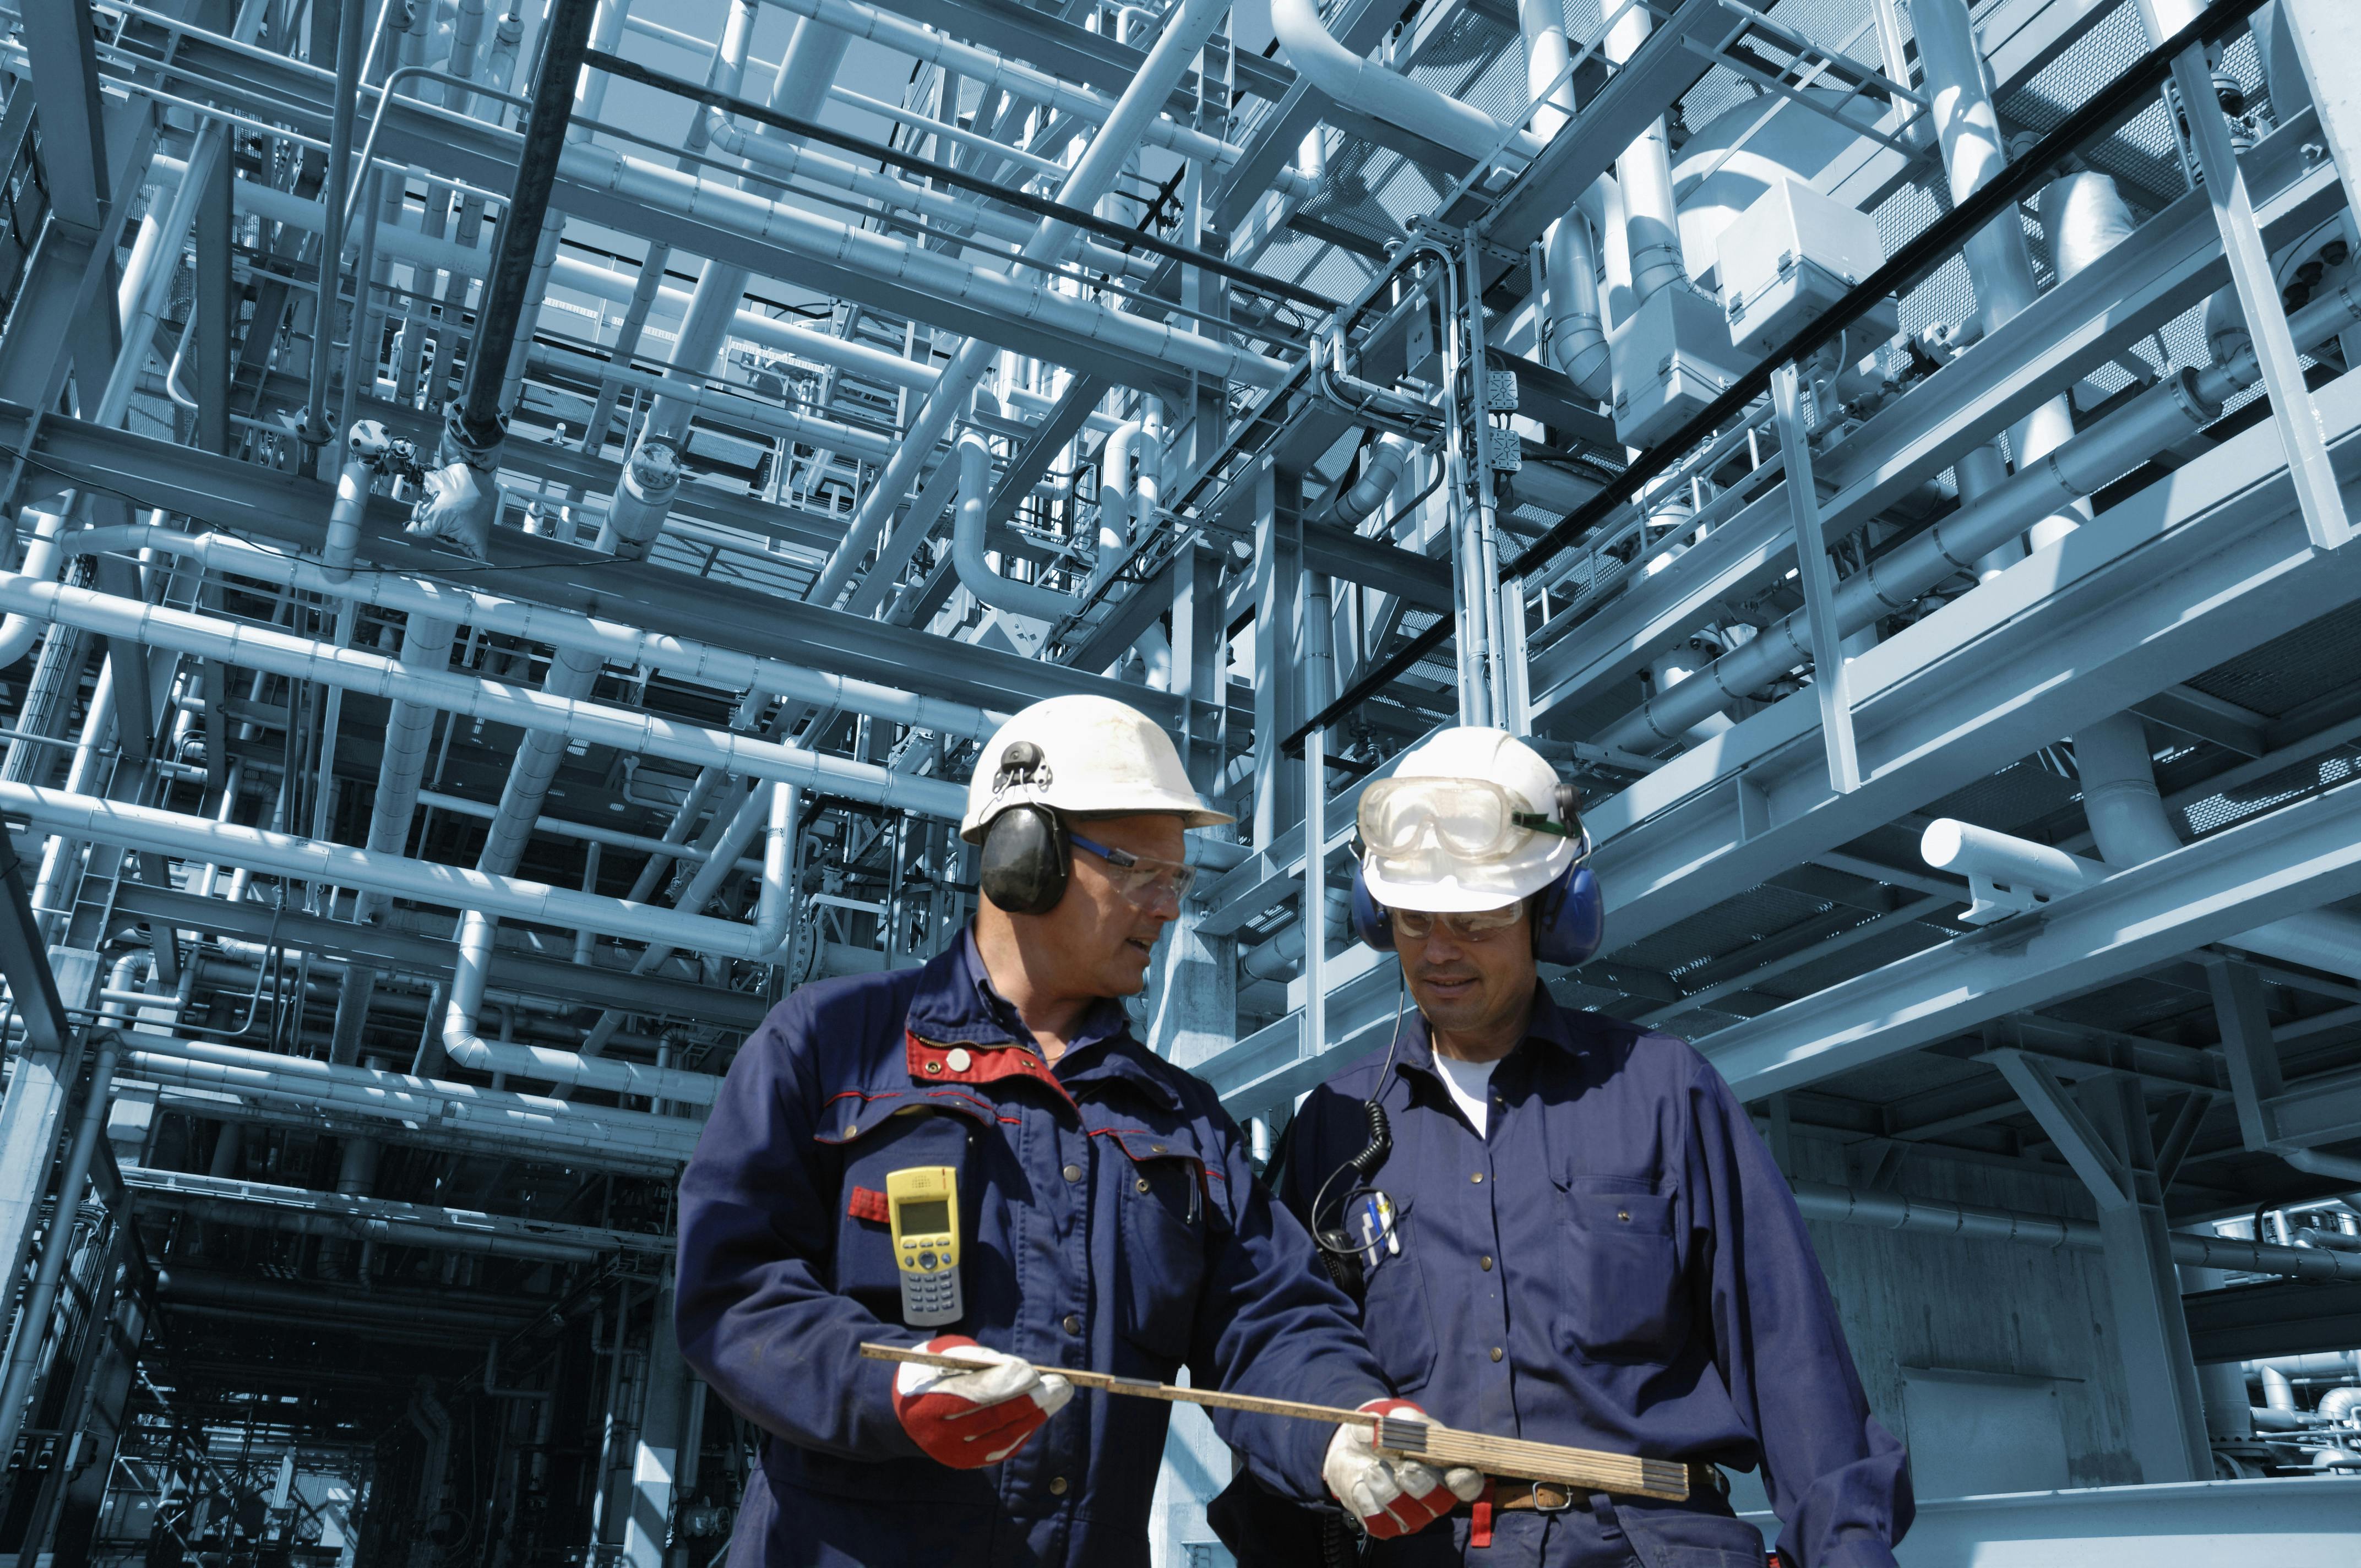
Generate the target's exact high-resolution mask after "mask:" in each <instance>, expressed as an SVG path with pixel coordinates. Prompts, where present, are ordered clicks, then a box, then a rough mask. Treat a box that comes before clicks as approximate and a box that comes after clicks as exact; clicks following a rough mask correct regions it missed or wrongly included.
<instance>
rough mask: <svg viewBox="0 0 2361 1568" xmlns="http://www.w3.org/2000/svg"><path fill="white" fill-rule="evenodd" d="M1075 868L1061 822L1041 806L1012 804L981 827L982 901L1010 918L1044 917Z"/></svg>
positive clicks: (1069, 838)
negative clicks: (990, 822)
mask: <svg viewBox="0 0 2361 1568" xmlns="http://www.w3.org/2000/svg"><path fill="white" fill-rule="evenodd" d="M1073 868H1074V845H1073V839H1071V837H1070V836H1069V835H1068V833H1067V831H1066V820H1065V818H1064V817H1060V816H1059V815H1058V814H1057V813H1056V812H1054V811H1050V810H1049V809H1047V808H1046V807H1043V806H1010V807H1009V808H1008V809H1007V810H1005V811H1004V812H1002V813H1001V814H1000V815H999V816H997V817H994V818H993V819H992V826H991V827H989V828H985V829H984V834H983V870H982V872H981V874H980V875H979V876H978V878H977V882H978V884H979V885H980V886H982V888H983V895H984V897H986V898H988V899H990V900H992V902H993V903H994V905H998V906H999V907H1000V908H1002V909H1005V910H1006V911H1007V912H1008V913H1009V914H1011V915H1047V914H1049V911H1051V910H1052V909H1055V908H1057V907H1058V901H1059V900H1060V899H1061V898H1063V897H1065V896H1066V880H1067V878H1068V877H1070V876H1071V875H1072V874H1073Z"/></svg>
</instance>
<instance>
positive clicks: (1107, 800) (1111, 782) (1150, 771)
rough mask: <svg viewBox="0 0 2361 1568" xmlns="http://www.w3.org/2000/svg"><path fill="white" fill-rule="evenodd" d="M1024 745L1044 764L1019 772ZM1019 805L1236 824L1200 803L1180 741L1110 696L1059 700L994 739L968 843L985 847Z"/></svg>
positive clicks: (973, 790)
mask: <svg viewBox="0 0 2361 1568" xmlns="http://www.w3.org/2000/svg"><path fill="white" fill-rule="evenodd" d="M1020 745H1030V746H1032V747H1033V748H1034V751H1036V752H1038V760H1031V765H1030V766H1029V767H1018V768H1011V767H1009V766H1008V765H1007V763H1008V761H1009V757H1008V752H1009V750H1010V748H1011V747H1015V746H1020ZM1011 806H1047V807H1049V809H1050V810H1052V811H1057V812H1061V813H1065V814H1068V815H1071V816H1104V815H1114V816H1122V815H1129V814H1132V813H1139V814H1142V815H1146V814H1150V813H1155V814H1169V815H1170V816H1174V817H1180V825H1181V826H1182V827H1184V828H1213V827H1217V826H1219V825H1220V824H1222V823H1224V822H1234V821H1235V820H1236V818H1235V817H1231V816H1229V815H1228V814H1227V813H1226V812H1220V811H1214V810H1212V809H1210V808H1208V807H1207V806H1206V805H1205V803H1204V802H1203V801H1202V799H1200V798H1198V795H1197V791H1196V789H1195V787H1194V786H1193V785H1191V784H1190V783H1189V772H1188V770H1187V769H1186V768H1184V767H1182V766H1181V765H1180V750H1179V748H1177V747H1175V746H1174V745H1173V744H1172V737H1170V735H1167V734H1166V733H1165V732H1164V731H1163V730H1162V729H1159V728H1157V726H1156V723H1155V721H1154V720H1152V719H1150V718H1148V715H1146V714H1144V713H1142V712H1140V711H1139V709H1137V708H1136V707H1132V706H1131V705H1130V704H1128V703H1122V702H1117V701H1115V699H1114V698H1112V697H1104V696H1053V697H1050V698H1048V699H1047V700H1045V701H1042V702H1037V703H1035V704H1034V705H1033V706H1032V707H1027V708H1025V709H1023V710H1022V711H1021V712H1018V713H1016V714H1015V715H1014V716H1012V717H1011V718H1009V720H1008V722H1007V723H1005V724H1004V725H1002V726H1001V727H1000V728H999V729H996V730H994V732H993V736H992V739H991V740H987V741H986V742H984V747H983V752H982V753H981V754H980V755H978V756H977V758H976V760H975V775H974V777H973V778H972V779H971V780H969V782H968V786H967V815H966V816H965V817H961V819H960V837H961V838H962V839H966V840H967V841H968V842H969V843H971V844H980V843H982V842H983V830H984V828H987V827H988V826H990V825H991V822H992V819H993V818H994V817H997V816H999V815H1000V814H1001V813H1002V812H1004V811H1005V810H1007V809H1008V808H1009V807H1011Z"/></svg>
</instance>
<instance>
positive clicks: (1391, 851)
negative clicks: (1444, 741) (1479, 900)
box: [1359, 778, 1583, 861]
mask: <svg viewBox="0 0 2361 1568" xmlns="http://www.w3.org/2000/svg"><path fill="white" fill-rule="evenodd" d="M1359 825H1360V829H1361V842H1362V843H1364V844H1366V845H1367V846H1368V848H1369V852H1370V853H1371V854H1373V855H1375V856H1377V858H1378V860H1380V861H1390V860H1402V859H1406V858H1408V857H1409V856H1411V855H1413V854H1415V853H1417V852H1418V851H1419V850H1420V849H1422V847H1423V846H1424V845H1425V844H1426V843H1427V842H1428V840H1429V839H1430V838H1431V839H1433V844H1434V847H1435V848H1437V849H1439V850H1442V851H1443V852H1444V854H1446V855H1449V856H1450V857H1451V858H1452V859H1454V860H1456V861H1504V860H1507V859H1508V858H1509V857H1510V855H1513V854H1515V853H1516V852H1517V851H1518V850H1520V849H1521V848H1523V846H1524V844H1525V841H1526V840H1527V839H1531V838H1532V836H1533V835H1534V834H1536V833H1548V834H1551V835H1553V836H1554V837H1556V838H1560V839H1580V838H1582V837H1583V831H1582V823H1581V821H1580V820H1579V819H1578V818H1577V819H1576V820H1573V821H1570V822H1561V821H1559V820H1558V819H1557V818H1556V817H1551V816H1549V815H1547V814H1546V813H1543V812H1539V811H1526V810H1523V809H1522V808H1521V806H1519V804H1518V802H1517V800H1516V798H1515V797H1514V796H1512V795H1510V794H1509V792H1508V791H1507V790H1505V789H1502V788H1501V787H1500V786H1499V784H1494V783H1493V782H1492V781H1491V780H1489V779H1445V778H1411V779H1401V778H1393V779H1379V780H1378V782H1377V783H1375V784H1371V785H1370V786H1369V787H1368V788H1367V789H1366V790H1364V791H1362V792H1361V810H1360V820H1359Z"/></svg>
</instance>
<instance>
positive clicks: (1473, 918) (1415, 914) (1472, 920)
mask: <svg viewBox="0 0 2361 1568" xmlns="http://www.w3.org/2000/svg"><path fill="white" fill-rule="evenodd" d="M1524 912H1525V901H1524V900H1523V899H1521V898H1520V899H1518V900H1516V901H1515V902H1514V903H1512V904H1509V905H1503V906H1502V907H1500V908H1499V909H1475V910H1468V911H1466V912H1464V913H1461V914H1456V915H1435V914H1431V913H1429V912H1428V911H1426V910H1423V909H1391V910H1389V914H1391V915H1392V916H1393V920H1394V935H1396V936H1398V937H1407V938H1410V939H1411V941H1413V942H1423V941H1425V940H1426V938H1427V937H1428V936H1429V935H1430V934H1431V933H1432V932H1433V930H1434V928H1435V927H1437V926H1438V925H1439V926H1441V927H1443V928H1444V931H1445V932H1447V933H1449V935H1450V936H1451V938H1453V939H1454V940H1455V941H1461V942H1488V941H1490V940H1491V939H1492V938H1495V937H1497V936H1499V934H1500V933H1501V932H1503V931H1505V930H1507V929H1509V928H1510V927H1512V926H1514V925H1515V924H1516V923H1517V917H1518V916H1521V915H1522V914H1523V913H1524Z"/></svg>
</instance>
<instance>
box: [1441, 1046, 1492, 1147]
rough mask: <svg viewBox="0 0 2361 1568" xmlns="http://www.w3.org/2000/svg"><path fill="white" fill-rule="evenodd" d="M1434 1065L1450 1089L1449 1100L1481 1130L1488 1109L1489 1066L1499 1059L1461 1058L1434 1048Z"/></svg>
mask: <svg viewBox="0 0 2361 1568" xmlns="http://www.w3.org/2000/svg"><path fill="white" fill-rule="evenodd" d="M1434 1065H1435V1066H1436V1067H1438V1068H1441V1069H1443V1087H1444V1088H1445V1089H1447V1090H1449V1091H1451V1099H1452V1102H1453V1103H1454V1104H1455V1105H1457V1106H1458V1107H1459V1109H1460V1110H1461V1111H1462V1112H1464V1113H1466V1117H1467V1119H1468V1121H1470V1122H1472V1123H1474V1124H1475V1125H1476V1130H1477V1132H1478V1133H1481V1132H1483V1131H1484V1129H1485V1126H1486V1125H1487V1124H1488V1119H1489V1114H1490V1110H1491V1103H1492V1097H1491V1094H1490V1092H1489V1091H1490V1089H1491V1085H1492V1069H1494V1068H1496V1067H1498V1066H1499V1065H1500V1064H1499V1061H1498V1060H1497V1059H1495V1060H1492V1061H1461V1060H1460V1059H1459V1058H1456V1057H1447V1056H1444V1054H1442V1053H1441V1052H1440V1051H1438V1052H1436V1053H1435V1057H1434Z"/></svg>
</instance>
